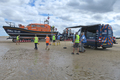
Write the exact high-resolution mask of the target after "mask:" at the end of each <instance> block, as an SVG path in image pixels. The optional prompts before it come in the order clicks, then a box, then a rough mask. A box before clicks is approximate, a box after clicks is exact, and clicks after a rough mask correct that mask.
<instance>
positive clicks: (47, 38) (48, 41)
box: [45, 35, 50, 50]
mask: <svg viewBox="0 0 120 80" xmlns="http://www.w3.org/2000/svg"><path fill="white" fill-rule="evenodd" d="M45 39H46V48H45V49H46V50H47V49H48V50H50V48H48V45H49V43H50V38H49V37H48V35H46V38H45Z"/></svg>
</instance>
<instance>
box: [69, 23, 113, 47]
mask: <svg viewBox="0 0 120 80" xmlns="http://www.w3.org/2000/svg"><path fill="white" fill-rule="evenodd" d="M67 28H80V29H79V30H78V33H79V35H80V34H81V32H84V35H85V36H86V39H87V43H85V46H90V47H94V48H95V49H97V47H102V48H103V49H106V48H110V47H112V46H113V30H112V27H111V26H110V25H109V24H95V25H87V26H83V25H80V26H73V27H67Z"/></svg>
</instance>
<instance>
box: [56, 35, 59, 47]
mask: <svg viewBox="0 0 120 80" xmlns="http://www.w3.org/2000/svg"><path fill="white" fill-rule="evenodd" d="M56 42H57V46H58V43H59V45H60V35H59V34H58V36H57V40H56Z"/></svg>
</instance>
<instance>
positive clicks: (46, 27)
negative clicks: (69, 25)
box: [19, 23, 51, 32]
mask: <svg viewBox="0 0 120 80" xmlns="http://www.w3.org/2000/svg"><path fill="white" fill-rule="evenodd" d="M19 28H24V29H27V30H33V31H43V32H51V26H50V25H48V24H38V23H32V24H29V25H27V26H26V27H25V26H23V25H21V24H19Z"/></svg>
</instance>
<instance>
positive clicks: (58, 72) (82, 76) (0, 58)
mask: <svg viewBox="0 0 120 80" xmlns="http://www.w3.org/2000/svg"><path fill="white" fill-rule="evenodd" d="M117 42H118V44H114V45H113V47H112V48H107V49H106V50H102V48H99V49H98V50H94V49H91V48H86V52H85V53H80V54H79V55H76V54H74V55H72V54H71V52H72V49H73V48H72V44H71V41H67V42H66V47H67V49H63V47H65V42H63V41H61V45H60V46H57V45H56V46H53V45H51V46H49V47H50V50H49V51H47V50H45V42H44V41H41V42H40V44H39V45H38V50H34V43H33V42H28V43H20V45H16V44H15V43H13V42H12V41H11V40H6V37H0V80H120V39H117ZM76 52H77V50H76Z"/></svg>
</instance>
